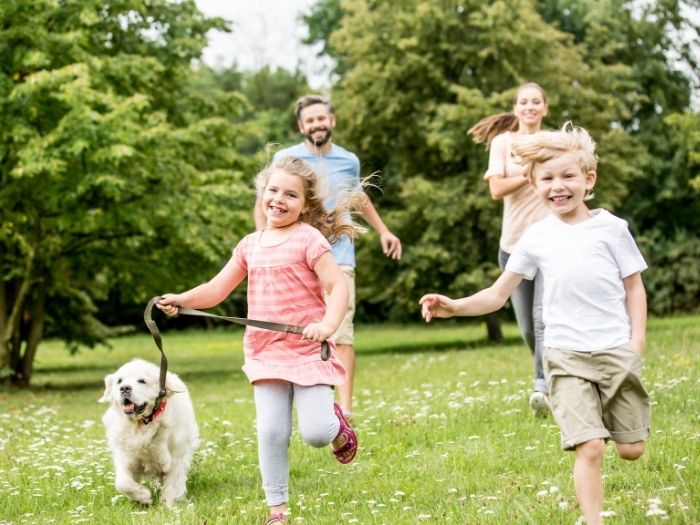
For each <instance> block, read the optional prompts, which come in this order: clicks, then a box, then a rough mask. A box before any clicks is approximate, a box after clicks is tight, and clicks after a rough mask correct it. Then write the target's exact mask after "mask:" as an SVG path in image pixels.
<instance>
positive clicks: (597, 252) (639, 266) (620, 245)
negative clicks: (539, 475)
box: [420, 124, 651, 524]
mask: <svg viewBox="0 0 700 525" xmlns="http://www.w3.org/2000/svg"><path fill="white" fill-rule="evenodd" d="M513 152H514V154H515V155H516V156H517V157H518V158H519V162H520V163H521V164H522V165H523V166H524V167H525V176H527V177H528V178H529V180H530V184H532V186H533V188H534V190H535V192H536V193H537V195H538V196H539V198H540V199H542V201H543V202H544V203H545V204H546V206H547V207H548V209H549V210H550V211H551V214H550V215H549V216H548V217H545V218H544V219H542V220H540V221H538V222H536V223H535V224H533V225H532V226H531V227H530V228H529V229H528V230H527V232H526V233H525V234H524V235H523V237H522V238H521V239H520V241H519V242H518V244H517V246H516V247H515V250H514V251H513V254H512V255H511V257H510V260H509V261H508V264H507V266H506V269H505V271H504V272H503V274H502V275H501V276H500V277H499V278H498V279H497V280H496V281H495V282H494V284H493V285H492V286H491V287H489V288H486V289H484V290H482V291H480V292H478V293H476V294H474V295H472V296H469V297H464V298H461V299H451V298H449V297H446V296H444V295H440V294H427V295H424V296H423V297H422V298H421V299H420V304H421V305H422V314H423V317H424V318H425V320H426V321H427V322H430V321H431V320H432V318H434V317H452V316H455V315H460V316H474V315H483V314H486V313H490V312H493V311H495V310H498V309H499V308H501V307H502V306H503V305H504V304H505V302H506V300H507V299H508V297H509V296H510V294H511V293H512V292H513V290H515V288H516V287H517V286H518V284H519V283H520V281H521V280H522V279H523V278H526V279H532V278H533V277H534V276H535V275H536V274H537V273H538V272H540V273H541V275H542V277H543V280H544V297H543V308H544V324H545V334H544V346H545V350H544V356H543V362H544V369H545V376H546V379H547V383H548V385H549V390H550V404H551V408H552V413H553V415H554V419H555V420H556V422H557V424H558V425H559V429H560V431H561V443H562V448H564V449H565V450H573V451H575V453H576V459H575V463H574V487H575V490H576V496H577V499H578V502H579V505H580V506H581V510H582V512H583V515H584V518H585V520H586V523H588V524H599V523H602V522H603V518H602V517H601V512H602V509H603V481H602V475H601V466H602V463H603V456H604V450H605V443H606V442H607V441H608V440H612V441H614V442H615V445H616V447H617V452H618V454H619V456H620V457H621V458H623V459H628V460H634V459H637V458H639V457H640V456H641V455H642V454H643V453H644V449H645V440H646V439H647V438H648V437H649V432H650V431H649V421H650V416H651V414H650V408H649V398H648V395H647V393H646V391H645V390H644V387H643V386H642V383H641V377H640V376H641V368H642V354H643V352H644V345H645V333H646V320H647V308H646V293H645V290H644V284H643V283H642V278H641V272H642V271H643V270H645V269H646V267H647V265H646V263H645V262H644V259H643V257H642V255H641V253H640V252H639V249H638V248H637V245H636V244H635V242H634V239H633V238H632V235H631V234H630V232H629V229H628V227H627V223H626V222H625V221H624V220H622V219H619V218H617V217H615V216H614V215H612V214H611V213H609V212H607V211H606V210H603V209H595V210H590V209H589V208H588V207H587V206H586V204H585V201H586V200H588V199H589V198H590V197H591V194H592V191H593V187H594V186H595V182H596V178H597V173H596V167H597V158H596V154H595V143H594V142H593V140H592V139H591V137H590V135H589V134H588V133H587V132H586V131H585V130H584V129H582V128H575V127H573V126H571V125H570V124H566V125H565V126H564V127H563V128H562V130H561V131H551V132H540V133H537V134H534V135H527V136H524V137H522V138H520V139H519V140H518V141H517V142H516V143H515V144H514V145H513Z"/></svg>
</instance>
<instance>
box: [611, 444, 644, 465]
mask: <svg viewBox="0 0 700 525" xmlns="http://www.w3.org/2000/svg"><path fill="white" fill-rule="evenodd" d="M645 449H646V444H645V443H644V441H637V442H636V443H618V444H617V453H618V455H619V456H620V457H621V458H622V459H626V460H628V461H634V460H635V459H638V458H639V457H640V456H641V455H642V454H644V451H645Z"/></svg>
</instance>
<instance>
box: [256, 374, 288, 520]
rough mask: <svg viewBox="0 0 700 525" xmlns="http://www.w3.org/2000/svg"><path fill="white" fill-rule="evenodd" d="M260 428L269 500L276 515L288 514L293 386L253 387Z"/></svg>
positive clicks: (272, 383) (259, 384) (260, 459)
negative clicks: (286, 511)
mask: <svg viewBox="0 0 700 525" xmlns="http://www.w3.org/2000/svg"><path fill="white" fill-rule="evenodd" d="M253 392H254V397H255V412H256V415H257V427H258V463H259V465H260V474H261V475H262V482H263V490H264V491H265V500H266V501H267V505H268V506H269V507H270V512H271V513H272V514H277V513H281V512H284V511H285V510H286V509H287V501H288V500H289V463H288V458H287V449H288V448H289V439H290V437H291V434H292V399H293V391H292V385H291V383H288V382H286V381H258V382H256V383H254V384H253Z"/></svg>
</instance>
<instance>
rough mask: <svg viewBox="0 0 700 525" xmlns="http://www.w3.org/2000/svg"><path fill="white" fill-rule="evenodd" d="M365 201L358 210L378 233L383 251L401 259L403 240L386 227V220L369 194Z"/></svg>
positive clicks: (387, 254)
mask: <svg viewBox="0 0 700 525" xmlns="http://www.w3.org/2000/svg"><path fill="white" fill-rule="evenodd" d="M363 201H364V202H363V203H362V204H361V205H360V206H358V208H357V211H358V212H359V213H360V215H362V218H363V219H364V220H365V221H366V222H367V224H369V225H370V226H371V227H372V228H373V229H374V230H375V231H376V232H377V233H378V234H379V242H380V243H381V244H382V251H383V252H384V255H386V256H387V257H391V258H392V259H401V251H402V250H401V241H400V240H399V238H398V237H397V236H396V235H394V234H393V233H391V231H390V230H389V228H387V227H386V224H384V221H383V220H382V218H381V217H380V216H379V212H378V211H377V209H376V208H375V207H374V204H372V201H371V200H370V198H369V196H368V195H365V198H364V199H363Z"/></svg>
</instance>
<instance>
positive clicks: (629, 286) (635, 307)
mask: <svg viewBox="0 0 700 525" xmlns="http://www.w3.org/2000/svg"><path fill="white" fill-rule="evenodd" d="M622 283H623V284H624V286H625V304H626V306H627V315H629V317H630V327H631V331H630V334H631V335H630V340H631V342H632V345H633V346H634V347H635V348H636V349H637V351H638V352H639V353H640V354H644V346H645V344H646V332H647V294H646V291H645V290H644V283H643V282H642V274H641V273H639V272H636V273H633V274H632V275H628V276H627V277H625V278H624V279H623V280H622Z"/></svg>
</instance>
